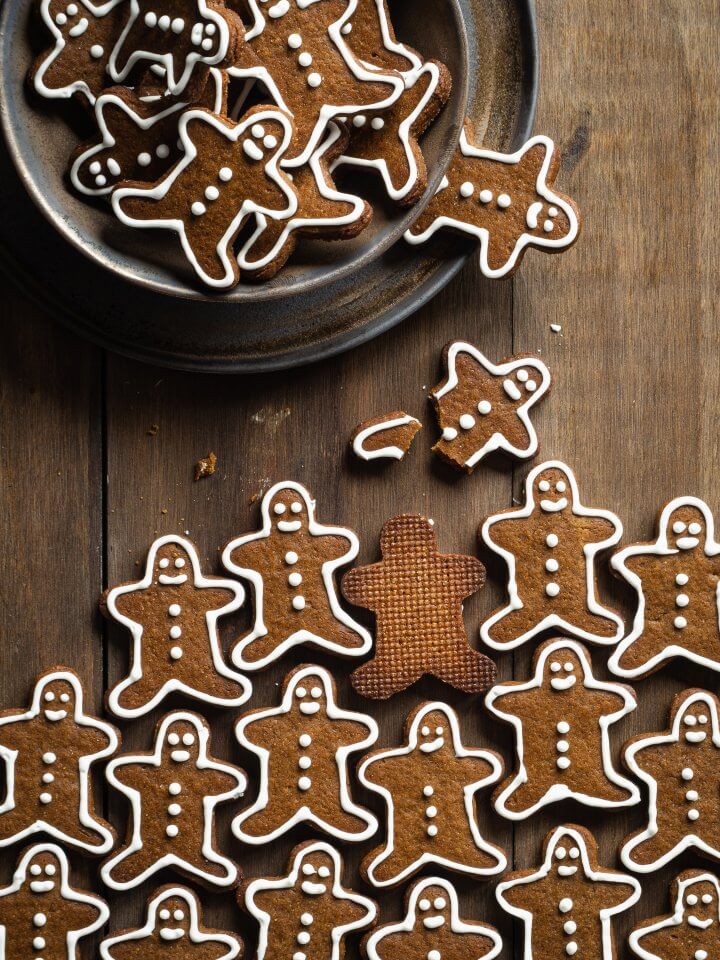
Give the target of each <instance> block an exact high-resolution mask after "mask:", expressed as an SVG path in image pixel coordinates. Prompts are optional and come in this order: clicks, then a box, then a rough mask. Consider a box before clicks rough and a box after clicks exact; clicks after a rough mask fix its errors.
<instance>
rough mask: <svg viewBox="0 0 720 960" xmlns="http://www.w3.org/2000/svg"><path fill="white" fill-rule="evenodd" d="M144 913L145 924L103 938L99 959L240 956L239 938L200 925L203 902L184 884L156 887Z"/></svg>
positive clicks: (205, 959)
mask: <svg viewBox="0 0 720 960" xmlns="http://www.w3.org/2000/svg"><path fill="white" fill-rule="evenodd" d="M146 913H147V917H146V921H145V924H144V926H142V927H139V928H137V929H134V930H121V931H120V932H118V933H113V935H112V936H111V937H107V938H106V939H105V940H103V942H102V943H101V944H100V956H101V957H102V960H138V958H142V960H165V958H172V960H235V958H236V957H242V955H243V943H242V940H241V939H240V937H238V936H236V935H235V934H233V933H224V932H221V931H220V930H209V929H208V928H207V927H204V926H203V925H202V905H201V903H200V900H199V899H198V897H197V894H195V893H193V891H192V890H188V889H187V887H177V886H172V885H169V886H165V887H161V888H160V889H159V890H156V891H155V893H154V894H153V895H152V896H151V897H150V899H149V900H148V903H147V911H146Z"/></svg>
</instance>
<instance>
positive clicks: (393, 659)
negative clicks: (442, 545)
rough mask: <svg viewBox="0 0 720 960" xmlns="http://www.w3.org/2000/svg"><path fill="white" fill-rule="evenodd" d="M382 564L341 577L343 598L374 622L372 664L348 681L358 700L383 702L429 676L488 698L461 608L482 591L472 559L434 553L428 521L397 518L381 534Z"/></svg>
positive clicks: (482, 661) (488, 675) (486, 676)
mask: <svg viewBox="0 0 720 960" xmlns="http://www.w3.org/2000/svg"><path fill="white" fill-rule="evenodd" d="M380 551H381V553H382V557H383V559H382V560H381V561H380V562H379V563H373V564H370V565H369V566H366V567H356V568H355V569H354V570H350V571H349V572H348V573H346V574H345V576H344V577H343V581H342V588H343V593H344V594H345V597H346V598H347V599H348V600H349V601H350V603H354V604H356V605H357V606H361V607H366V608H367V609H368V610H372V611H373V613H374V614H375V617H376V620H377V626H376V638H375V657H374V658H373V659H372V660H370V661H369V662H368V663H366V664H364V665H363V666H362V667H359V668H358V669H357V670H356V671H355V672H354V673H353V674H352V676H351V678H350V679H351V682H352V685H353V686H354V687H355V689H356V690H357V691H358V693H361V694H362V695H363V696H364V697H371V698H373V699H385V698H386V697H390V696H392V695H393V694H394V693H398V692H399V691H400V690H405V689H406V688H407V687H409V686H410V685H411V684H413V683H415V681H416V680H419V679H420V678H421V677H422V676H424V675H425V674H432V675H433V676H435V677H437V678H438V679H440V680H444V681H445V682H446V683H449V684H450V685H451V686H453V687H456V688H457V689H458V690H462V691H464V692H465V693H480V692H482V691H483V690H487V688H488V687H489V686H491V685H492V684H493V682H494V680H495V665H494V663H493V662H492V660H490V659H489V658H488V657H486V656H485V655H484V654H482V653H478V652H477V650H473V649H472V648H471V647H470V644H469V643H468V640H467V634H466V632H465V624H464V622H463V615H462V604H463V600H465V599H466V598H467V597H469V596H471V594H473V593H475V592H476V591H477V590H479V589H480V588H481V587H482V586H483V585H484V583H485V568H484V567H483V565H482V564H481V563H480V561H479V560H477V559H476V558H475V557H465V556H460V555H457V554H441V553H438V549H437V541H436V539H435V531H434V528H433V525H432V521H430V520H427V519H426V518H425V517H418V516H413V515H409V514H407V515H404V516H400V517H393V519H392V520H388V521H387V522H386V523H385V524H384V526H383V528H382V532H381V534H380Z"/></svg>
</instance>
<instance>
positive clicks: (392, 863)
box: [358, 702, 507, 887]
mask: <svg viewBox="0 0 720 960" xmlns="http://www.w3.org/2000/svg"><path fill="white" fill-rule="evenodd" d="M405 736H406V738H407V743H406V745H405V746H402V747H397V748H394V749H390V750H378V751H376V752H375V753H371V754H370V755H369V756H368V757H367V758H366V759H365V760H364V761H363V763H362V764H361V766H360V769H359V771H358V776H359V778H360V781H361V783H362V784H363V785H364V786H366V787H367V788H368V789H369V790H372V791H373V792H374V793H379V794H380V795H381V796H382V798H383V799H384V801H385V804H386V806H387V827H386V834H385V836H386V841H385V843H384V845H383V846H381V847H378V848H377V849H375V850H373V851H372V852H371V853H369V854H368V855H367V857H366V858H365V859H364V861H363V863H362V866H361V870H362V872H363V875H364V876H365V877H366V878H367V880H368V882H370V883H372V884H373V885H374V886H376V887H388V886H394V885H396V884H398V883H402V882H403V881H404V880H406V879H407V878H408V877H410V876H412V874H414V873H416V872H417V871H418V870H420V869H421V867H423V866H424V865H425V864H427V863H433V864H439V865H440V866H443V867H446V868H447V869H449V870H455V871H457V872H459V873H467V874H470V875H471V876H474V877H489V876H494V875H496V874H498V873H502V871H503V870H504V869H505V867H506V865H507V859H506V857H505V854H504V853H503V851H502V850H501V849H500V848H499V847H496V846H494V845H493V844H491V843H488V842H487V841H486V840H484V839H483V837H482V836H481V834H480V828H479V826H478V822H477V817H476V813H475V794H476V793H477V791H478V790H480V789H482V788H483V787H487V786H489V785H490V784H493V783H496V782H497V781H498V780H499V779H500V776H501V775H502V760H501V759H500V757H499V756H498V755H497V754H496V753H493V752H492V751H491V750H481V749H478V748H475V747H464V746H463V744H462V741H461V738H460V726H459V724H458V718H457V714H456V713H455V711H454V710H452V709H451V708H450V707H448V706H447V704H444V703H437V702H436V703H425V704H422V705H421V706H419V707H418V708H417V709H415V710H414V711H413V712H412V713H411V714H410V716H409V717H408V719H407V723H406V728H405Z"/></svg>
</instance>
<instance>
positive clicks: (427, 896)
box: [416, 884, 452, 930]
mask: <svg viewBox="0 0 720 960" xmlns="http://www.w3.org/2000/svg"><path fill="white" fill-rule="evenodd" d="M416 916H417V918H418V920H419V921H420V923H422V925H423V926H424V927H425V929H426V930H438V929H439V928H440V927H449V926H450V925H451V923H452V912H451V903H450V898H449V897H448V893H447V890H446V889H445V888H444V887H441V886H440V885H439V884H431V885H430V886H427V887H425V888H424V889H423V890H422V892H421V894H420V898H419V899H418V901H417V906H416Z"/></svg>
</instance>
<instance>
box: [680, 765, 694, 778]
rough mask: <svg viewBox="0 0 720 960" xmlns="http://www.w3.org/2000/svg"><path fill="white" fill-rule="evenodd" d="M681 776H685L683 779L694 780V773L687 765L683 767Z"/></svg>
mask: <svg viewBox="0 0 720 960" xmlns="http://www.w3.org/2000/svg"><path fill="white" fill-rule="evenodd" d="M680 776H681V777H682V778H683V780H692V778H693V776H694V774H693V772H692V770H691V769H690V767H685V768H684V769H683V772H682V773H681V774H680Z"/></svg>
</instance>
